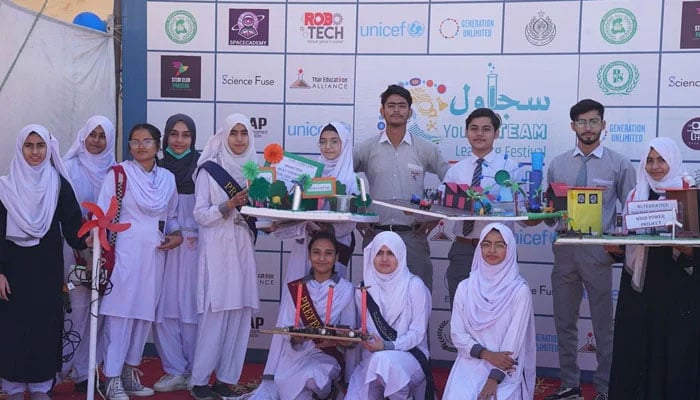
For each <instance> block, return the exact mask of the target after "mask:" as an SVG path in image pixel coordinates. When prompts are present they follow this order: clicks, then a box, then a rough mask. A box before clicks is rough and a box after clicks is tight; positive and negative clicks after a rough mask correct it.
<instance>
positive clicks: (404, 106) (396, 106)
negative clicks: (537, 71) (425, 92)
mask: <svg viewBox="0 0 700 400" xmlns="http://www.w3.org/2000/svg"><path fill="white" fill-rule="evenodd" d="M384 107H386V108H388V109H390V110H396V109H399V110H406V109H408V103H386V104H384Z"/></svg>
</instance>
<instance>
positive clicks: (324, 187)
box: [302, 177, 335, 199]
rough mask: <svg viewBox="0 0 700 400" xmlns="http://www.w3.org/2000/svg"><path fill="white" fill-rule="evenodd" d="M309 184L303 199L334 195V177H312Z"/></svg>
mask: <svg viewBox="0 0 700 400" xmlns="http://www.w3.org/2000/svg"><path fill="white" fill-rule="evenodd" d="M311 181H312V182H311V186H310V187H309V189H308V190H305V191H304V193H303V194H302V197H303V198H305V199H318V198H324V197H335V178H333V177H326V178H313V179H312V180H311Z"/></svg>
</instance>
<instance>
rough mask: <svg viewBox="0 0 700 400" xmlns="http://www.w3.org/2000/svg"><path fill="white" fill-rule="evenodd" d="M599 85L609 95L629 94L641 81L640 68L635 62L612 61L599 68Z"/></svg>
mask: <svg viewBox="0 0 700 400" xmlns="http://www.w3.org/2000/svg"><path fill="white" fill-rule="evenodd" d="M597 79H598V87H600V90H602V91H603V94H605V95H607V96H627V95H629V94H631V93H632V92H633V91H634V89H635V88H636V87H637V84H638V83H639V69H637V66H636V65H635V64H630V63H627V62H624V61H612V62H610V63H607V64H603V65H601V66H600V67H599V68H598V74H597Z"/></svg>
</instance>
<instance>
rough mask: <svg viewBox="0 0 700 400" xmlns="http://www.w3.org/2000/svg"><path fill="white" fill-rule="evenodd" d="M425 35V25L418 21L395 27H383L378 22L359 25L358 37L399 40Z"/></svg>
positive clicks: (403, 23)
mask: <svg viewBox="0 0 700 400" xmlns="http://www.w3.org/2000/svg"><path fill="white" fill-rule="evenodd" d="M424 33H425V25H424V24H423V23H422V22H420V21H413V22H410V23H409V22H406V21H401V22H400V23H398V24H396V25H390V24H387V25H384V23H383V22H381V21H379V23H377V24H376V25H360V36H362V37H376V38H399V37H404V36H409V37H413V38H418V37H421V36H423V34H424Z"/></svg>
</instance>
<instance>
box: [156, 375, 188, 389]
mask: <svg viewBox="0 0 700 400" xmlns="http://www.w3.org/2000/svg"><path fill="white" fill-rule="evenodd" d="M186 387H187V379H186V377H185V376H184V375H177V374H165V375H163V377H162V378H160V379H158V382H156V383H154V384H153V390H155V391H156V392H174V391H176V390H182V389H185V388H186Z"/></svg>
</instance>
